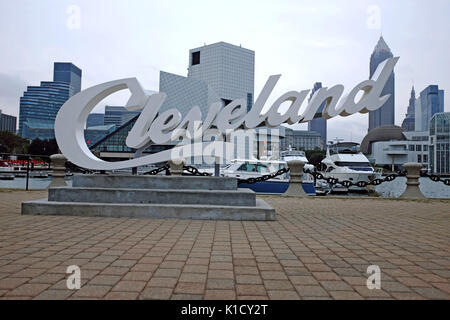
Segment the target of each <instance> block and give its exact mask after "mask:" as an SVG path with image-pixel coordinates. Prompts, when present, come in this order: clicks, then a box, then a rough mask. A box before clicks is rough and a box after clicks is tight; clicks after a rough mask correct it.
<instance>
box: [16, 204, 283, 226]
mask: <svg viewBox="0 0 450 320" xmlns="http://www.w3.org/2000/svg"><path fill="white" fill-rule="evenodd" d="M22 214H23V215H58V216H59V215H60V216H82V217H109V218H124V217H126V218H174V219H205V220H260V221H267V220H275V210H274V209H273V208H272V207H271V206H269V205H268V204H267V203H266V202H264V201H263V200H262V199H256V206H255V207H246V206H220V205H194V204H133V203H132V204H122V203H83V202H57V201H48V200H47V199H43V200H35V201H28V202H23V203H22Z"/></svg>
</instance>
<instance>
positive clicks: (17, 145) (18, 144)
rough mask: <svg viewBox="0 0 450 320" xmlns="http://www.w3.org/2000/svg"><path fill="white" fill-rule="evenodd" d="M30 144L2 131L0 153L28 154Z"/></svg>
mask: <svg viewBox="0 0 450 320" xmlns="http://www.w3.org/2000/svg"><path fill="white" fill-rule="evenodd" d="M29 145H30V143H29V142H28V140H27V139H24V138H22V137H21V136H18V135H16V134H14V133H11V132H9V131H0V152H2V153H18V154H24V153H27V152H28V147H29Z"/></svg>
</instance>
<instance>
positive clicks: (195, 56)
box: [192, 51, 200, 66]
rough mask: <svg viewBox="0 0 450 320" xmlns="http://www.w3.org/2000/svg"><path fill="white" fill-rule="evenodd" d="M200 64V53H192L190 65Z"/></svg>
mask: <svg viewBox="0 0 450 320" xmlns="http://www.w3.org/2000/svg"><path fill="white" fill-rule="evenodd" d="M196 64H200V51H196V52H192V65H193V66H195V65H196Z"/></svg>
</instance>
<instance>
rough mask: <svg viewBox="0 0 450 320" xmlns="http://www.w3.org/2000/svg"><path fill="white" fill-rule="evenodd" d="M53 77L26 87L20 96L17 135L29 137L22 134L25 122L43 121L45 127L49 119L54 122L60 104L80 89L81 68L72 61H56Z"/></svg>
mask: <svg viewBox="0 0 450 320" xmlns="http://www.w3.org/2000/svg"><path fill="white" fill-rule="evenodd" d="M53 78H54V79H53V81H42V82H41V85H40V86H29V87H27V91H25V92H24V93H23V96H22V97H21V98H20V111H19V135H21V136H22V137H24V138H29V137H28V136H26V135H25V134H24V125H25V123H33V125H35V126H39V125H38V122H39V121H43V123H44V124H45V126H46V127H47V126H48V124H49V121H50V123H53V124H54V122H55V118H56V114H57V113H58V111H59V109H60V108H61V106H62V105H63V104H64V103H65V102H66V101H67V100H68V99H69V98H70V97H71V96H73V95H74V94H76V93H78V92H79V91H80V89H81V70H80V69H79V68H78V67H76V66H75V65H73V64H72V63H69V62H67V63H61V62H56V63H55V65H54V74H53ZM56 79H58V80H56ZM53 136H54V134H53ZM46 137H48V135H46Z"/></svg>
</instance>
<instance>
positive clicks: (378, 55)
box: [369, 37, 395, 131]
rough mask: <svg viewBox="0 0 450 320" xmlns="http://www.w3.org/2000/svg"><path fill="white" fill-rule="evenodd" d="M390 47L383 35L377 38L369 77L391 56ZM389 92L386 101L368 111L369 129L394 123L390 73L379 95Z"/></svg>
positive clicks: (393, 90)
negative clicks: (373, 109) (375, 108)
mask: <svg viewBox="0 0 450 320" xmlns="http://www.w3.org/2000/svg"><path fill="white" fill-rule="evenodd" d="M392 57H393V54H392V52H391V49H389V47H388V45H387V44H386V42H385V41H384V39H383V37H380V39H379V40H378V43H377V45H376V46H375V49H374V50H373V52H372V55H371V56H370V77H372V76H373V74H374V72H375V70H377V67H378V65H379V64H380V63H381V62H383V61H384V60H386V59H389V58H392ZM387 94H390V95H391V96H390V97H389V99H388V100H387V101H386V103H385V104H384V105H383V106H382V107H380V108H378V109H377V110H375V111H370V112H369V131H370V130H372V129H375V128H377V127H381V126H386V125H394V123H395V75H394V72H392V74H391V75H390V77H389V79H388V81H387V82H386V85H385V87H384V89H383V91H382V92H381V95H382V96H384V95H387Z"/></svg>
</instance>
